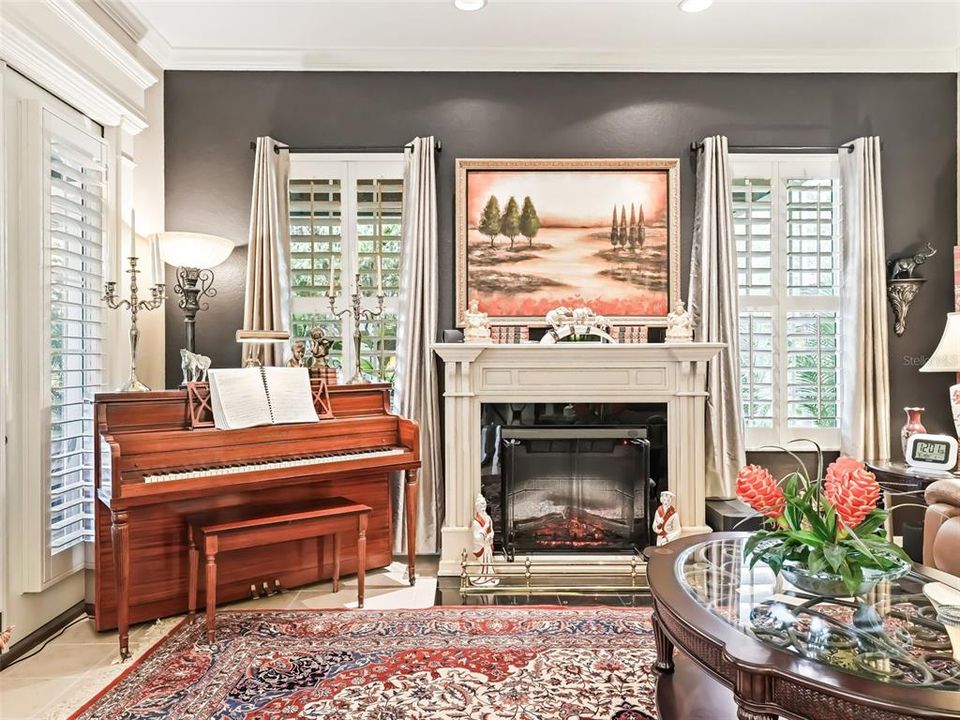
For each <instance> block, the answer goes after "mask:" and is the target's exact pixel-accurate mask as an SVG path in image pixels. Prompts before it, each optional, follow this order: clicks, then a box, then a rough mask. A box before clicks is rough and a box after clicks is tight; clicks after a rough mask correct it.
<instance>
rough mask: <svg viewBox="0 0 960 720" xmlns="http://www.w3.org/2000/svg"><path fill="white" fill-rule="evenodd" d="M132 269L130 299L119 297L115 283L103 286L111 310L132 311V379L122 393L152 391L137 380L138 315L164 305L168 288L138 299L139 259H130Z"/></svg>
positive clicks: (159, 285)
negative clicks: (147, 298)
mask: <svg viewBox="0 0 960 720" xmlns="http://www.w3.org/2000/svg"><path fill="white" fill-rule="evenodd" d="M127 260H128V261H129V262H130V269H129V270H127V273H128V274H129V275H130V299H129V300H128V299H126V298H118V297H117V283H116V282H114V281H110V282H105V283H104V284H103V301H104V302H105V303H106V304H107V307H108V308H110V309H111V310H120V309H123V308H128V309H129V310H130V379H129V380H127V382H126V384H125V385H124V386H123V387H121V388H120V392H146V391H148V390H150V388H148V387H147V386H146V385H144V384H143V383H142V382H140V380H139V378H137V342H138V341H139V339H140V331H139V330H138V329H137V313H139V312H140V311H141V310H156V309H157V308H158V307H160V306H161V305H163V301H164V300H166V298H167V295H166V289H165V288H166V286H165V285H164V284H163V283H157V284H156V285H154V286H153V287H151V288H150V299H149V300H140V299H139V298H138V297H137V291H138V288H137V273H139V272H141V271H139V270H137V258H135V257H129V258H127Z"/></svg>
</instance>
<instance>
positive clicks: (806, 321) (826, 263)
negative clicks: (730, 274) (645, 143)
mask: <svg viewBox="0 0 960 720" xmlns="http://www.w3.org/2000/svg"><path fill="white" fill-rule="evenodd" d="M731 165H732V170H733V181H732V192H733V212H734V235H735V237H736V241H737V269H738V281H739V291H740V299H739V302H740V343H739V345H740V358H741V387H742V402H743V417H744V425H745V428H746V434H747V444H748V447H750V448H751V449H757V448H760V447H763V446H768V445H785V444H786V443H789V442H790V441H792V440H796V439H801V438H808V439H812V440H815V441H817V442H818V443H820V444H821V445H823V446H824V447H825V448H832V449H835V448H838V447H839V440H840V435H839V418H840V407H839V382H840V374H839V366H840V354H839V338H840V336H839V333H840V330H841V328H840V297H839V292H840V287H839V283H840V250H841V245H840V243H841V235H840V227H841V226H840V218H839V192H840V184H839V179H838V178H839V168H838V164H837V160H836V158H835V157H832V156H831V157H827V156H804V157H798V156H756V155H747V156H744V155H738V156H733V157H732V158H731Z"/></svg>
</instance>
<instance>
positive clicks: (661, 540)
mask: <svg viewBox="0 0 960 720" xmlns="http://www.w3.org/2000/svg"><path fill="white" fill-rule="evenodd" d="M676 500H677V496H676V495H675V494H673V493H672V492H670V491H669V490H664V491H663V492H662V493H660V507H658V508H657V511H656V512H655V513H654V514H653V532H654V533H655V534H656V536H657V545H658V546H659V545H666V544H667V543H668V542H671V541H673V540H676V539H677V538H678V537H680V516H679V515H677V506H676Z"/></svg>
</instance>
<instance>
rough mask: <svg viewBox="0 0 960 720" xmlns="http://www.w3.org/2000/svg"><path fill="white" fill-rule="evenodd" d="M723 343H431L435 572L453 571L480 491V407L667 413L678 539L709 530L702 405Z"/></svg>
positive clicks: (669, 469) (465, 544)
mask: <svg viewBox="0 0 960 720" xmlns="http://www.w3.org/2000/svg"><path fill="white" fill-rule="evenodd" d="M724 347H725V345H724V344H723V343H698V342H693V343H670V344H666V343H649V344H616V345H615V344H599V343H559V344H556V345H540V344H536V343H530V344H522V345H474V344H468V343H437V344H435V345H434V346H433V350H434V352H436V353H437V355H438V356H439V357H440V358H441V359H442V360H443V361H444V367H445V371H444V380H445V382H444V403H445V420H444V450H445V458H446V460H445V462H446V472H445V488H446V489H445V495H446V506H445V507H446V516H445V520H444V527H443V530H442V537H441V557H440V574H441V575H459V574H460V552H461V551H462V550H463V549H464V548H467V549H469V548H470V547H471V536H470V520H471V517H472V516H473V501H474V498H475V497H476V495H477V493H478V492H480V405H481V404H482V403H485V402H492V403H495V402H513V403H523V402H530V403H532V402H621V403H622V402H642V403H662V404H664V405H665V406H666V408H667V422H668V447H667V475H668V481H669V485H670V489H671V490H673V491H674V492H676V493H677V499H678V510H679V513H680V522H681V525H682V526H683V529H684V533H685V534H690V533H699V532H709V531H710V529H709V528H708V527H707V526H706V524H705V521H704V513H705V500H706V498H705V487H706V483H705V479H704V472H705V461H704V405H705V403H706V375H707V366H708V363H709V361H710V360H712V359H713V358H714V357H716V356H717V354H719V352H720V351H721V350H722V349H723V348H724Z"/></svg>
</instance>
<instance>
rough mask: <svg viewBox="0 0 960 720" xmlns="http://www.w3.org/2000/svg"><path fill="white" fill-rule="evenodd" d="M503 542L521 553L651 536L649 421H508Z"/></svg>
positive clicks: (623, 543)
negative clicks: (614, 424) (616, 424)
mask: <svg viewBox="0 0 960 720" xmlns="http://www.w3.org/2000/svg"><path fill="white" fill-rule="evenodd" d="M500 445H501V447H500V451H501V458H502V467H501V480H502V488H501V494H500V511H501V518H500V523H499V525H500V527H501V529H502V535H501V538H500V545H501V546H502V548H503V550H504V552H505V553H506V555H507V558H508V559H510V560H513V559H514V557H515V556H516V554H517V553H530V552H551V551H565V552H570V551H577V552H583V551H587V552H604V553H610V552H635V551H637V550H639V549H642V548H643V547H644V546H646V545H648V544H649V543H650V494H651V485H652V483H651V480H650V441H649V440H648V439H647V429H646V428H645V427H587V426H578V425H571V426H560V427H557V426H525V427H511V426H507V427H502V428H501V431H500Z"/></svg>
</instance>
